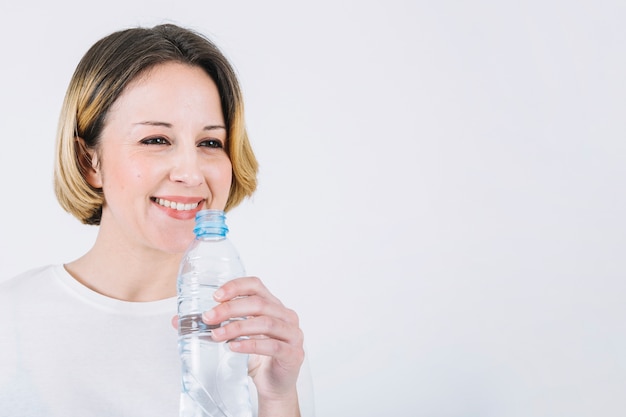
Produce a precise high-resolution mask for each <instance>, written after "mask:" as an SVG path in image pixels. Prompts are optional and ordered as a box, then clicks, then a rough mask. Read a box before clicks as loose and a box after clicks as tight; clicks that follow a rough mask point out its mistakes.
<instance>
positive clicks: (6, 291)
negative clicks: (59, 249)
mask: <svg viewBox="0 0 626 417" xmlns="http://www.w3.org/2000/svg"><path fill="white" fill-rule="evenodd" d="M60 267H62V266H61V265H46V266H40V267H38V268H33V269H29V270H27V271H24V272H22V273H20V274H18V275H15V276H13V277H10V278H8V279H4V280H2V281H0V299H2V297H13V296H15V295H16V294H18V293H21V292H23V291H27V290H29V289H31V288H32V287H33V286H36V285H38V284H41V283H42V282H46V281H49V280H50V277H51V276H52V275H54V274H55V271H56V270H57V269H58V268H60Z"/></svg>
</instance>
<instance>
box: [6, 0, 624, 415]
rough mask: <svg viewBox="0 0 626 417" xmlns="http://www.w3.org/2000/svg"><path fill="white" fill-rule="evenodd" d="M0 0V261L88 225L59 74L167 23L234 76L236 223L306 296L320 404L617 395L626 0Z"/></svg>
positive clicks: (356, 407) (603, 405)
mask: <svg viewBox="0 0 626 417" xmlns="http://www.w3.org/2000/svg"><path fill="white" fill-rule="evenodd" d="M5 3H6V2H5ZM5 3H3V4H2V6H0V12H1V16H2V24H1V25H0V45H1V46H2V48H1V50H0V56H1V58H0V59H1V62H2V65H1V66H0V71H1V74H2V77H1V78H0V117H1V120H0V129H1V134H0V138H1V139H0V140H1V147H0V190H1V192H2V201H1V204H0V245H1V249H2V250H1V254H2V259H1V262H0V277H2V278H5V277H9V276H12V275H15V274H17V273H18V272H21V271H23V270H25V269H29V268H31V267H34V266H39V265H42V264H48V263H60V262H66V261H70V260H72V259H74V258H75V257H77V256H79V255H81V254H82V253H83V252H85V251H86V250H87V249H88V247H89V246H90V245H91V243H92V241H93V239H94V236H95V233H96V229H95V228H94V227H90V226H83V225H81V224H80V223H79V222H78V221H76V220H74V219H73V218H72V217H70V216H69V215H68V214H66V213H64V212H63V211H62V210H61V209H60V208H59V206H58V204H57V203H56V201H55V198H54V195H53V191H52V153H53V143H54V137H55V129H56V121H57V117H58V113H59V109H60V106H61V101H62V98H63V95H64V92H65V88H66V86H67V83H68V81H69V79H70V77H71V74H72V72H73V70H74V67H75V66H76V64H77V63H78V60H79V59H80V57H81V56H82V55H83V53H84V52H85V51H86V50H87V48H88V47H89V46H90V45H91V44H92V43H94V42H95V41H96V40H97V39H99V38H100V37H102V36H104V35H106V34H108V33H109V32H112V31H114V30H118V29H122V28H125V27H128V26H134V25H137V24H140V25H152V24H156V23H161V22H164V21H172V22H175V23H179V24H181V25H184V26H188V27H192V28H195V29H198V30H200V31H202V32H203V33H205V34H206V35H208V36H210V37H211V38H212V39H213V40H214V41H215V42H216V43H217V44H218V45H219V46H220V47H221V48H222V49H223V50H224V52H225V53H226V55H227V56H228V57H229V58H230V59H231V60H232V62H233V64H234V66H235V67H236V69H237V71H238V73H239V74H240V77H241V81H242V85H243V89H244V95H245V98H246V104H247V120H248V127H249V130H250V135H251V138H252V142H253V146H254V148H255V150H256V152H257V156H258V158H259V160H260V163H261V171H260V186H259V190H258V192H257V193H256V195H255V196H254V198H253V199H251V200H249V201H247V202H245V203H244V204H243V205H242V206H241V207H240V208H237V209H235V210H234V211H232V212H231V214H230V216H229V224H230V227H231V230H232V233H231V237H232V239H233V240H234V241H235V243H236V244H237V245H238V246H239V248H240V251H241V254H242V257H243V258H244V261H245V263H246V266H247V269H248V271H249V272H250V273H252V274H256V275H259V276H261V277H262V278H263V279H264V280H265V281H266V283H267V285H269V286H270V287H271V288H272V289H273V291H274V292H275V293H276V294H277V295H278V296H279V297H280V298H281V299H282V300H283V301H284V302H285V304H287V305H289V306H290V307H293V308H294V309H296V310H297V311H298V312H299V314H300V316H301V320H302V326H303V328H304V330H305V332H306V343H307V347H308V358H309V361H310V364H311V368H312V373H313V377H314V383H315V386H316V401H317V412H318V415H319V416H320V417H322V416H329V417H335V416H336V417H344V416H360V417H369V416H372V417H374V416H459V417H460V416H524V417H527V416H551V417H552V416H623V415H626V395H625V394H624V393H625V391H626V320H625V319H626V306H625V303H624V299H625V298H626V283H625V279H624V278H625V276H626V256H625V253H624V252H625V247H626V221H625V220H624V215H625V213H626V196H625V193H624V190H625V185H626V184H625V179H626V135H625V134H626V117H625V115H626V82H625V77H626V25H625V24H624V22H625V21H626V2H623V1H619V0H615V1H602V0H596V1H556V0H547V1H535V0H531V1H524V2H517V1H495V0H494V1H486V0H480V1H471V2H470V1H466V2H463V1H451V0H445V1H439V2H427V1H401V0H392V1H385V2H383V1H378V2H374V1H356V0H350V1H343V2H342V1H337V2H333V1H328V0H322V1H315V2H306V3H305V2H290V1H243V0H242V1H226V0H222V1H213V0H203V1H199V0H188V1H163V0H159V1H156V0H139V1H130V0H109V1H106V2H84V1H74V2H72V1H69V0H57V1H43V0H40V1H36V2H32V1H31V2H29V1H20V2H12V3H14V4H13V5H6V4H5ZM42 319H43V321H44V322H45V318H42ZM0 331H1V329H0Z"/></svg>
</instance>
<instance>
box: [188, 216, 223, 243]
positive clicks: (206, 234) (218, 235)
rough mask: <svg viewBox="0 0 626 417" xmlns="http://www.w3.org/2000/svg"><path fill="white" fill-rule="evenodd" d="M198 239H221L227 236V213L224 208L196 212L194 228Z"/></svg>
mask: <svg viewBox="0 0 626 417" xmlns="http://www.w3.org/2000/svg"><path fill="white" fill-rule="evenodd" d="M193 232H194V233H195V234H196V238H197V239H208V240H220V239H224V238H226V234H227V233H228V226H226V214H225V213H224V211H222V210H201V211H199V212H198V213H196V226H195V227H194V229H193Z"/></svg>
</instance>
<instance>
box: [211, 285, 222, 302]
mask: <svg viewBox="0 0 626 417" xmlns="http://www.w3.org/2000/svg"><path fill="white" fill-rule="evenodd" d="M222 297H224V290H222V289H221V288H220V289H219V290H217V291H215V293H214V294H213V298H215V299H216V300H221V299H222Z"/></svg>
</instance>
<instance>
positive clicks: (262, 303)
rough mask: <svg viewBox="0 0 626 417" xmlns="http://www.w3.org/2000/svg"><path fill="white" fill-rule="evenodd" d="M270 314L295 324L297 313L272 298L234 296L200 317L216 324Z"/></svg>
mask: <svg viewBox="0 0 626 417" xmlns="http://www.w3.org/2000/svg"><path fill="white" fill-rule="evenodd" d="M252 316H270V317H274V318H277V319H279V320H283V321H285V322H287V323H292V324H295V325H298V324H299V319H298V315H297V314H296V313H295V312H294V311H293V310H290V309H288V308H286V307H285V306H283V305H282V304H279V303H276V301H274V300H273V299H267V298H264V297H260V296H256V295H255V296H248V297H243V298H235V299H232V300H230V301H226V302H223V303H220V304H218V305H217V306H215V307H213V308H212V309H211V310H208V311H205V312H204V313H203V315H202V319H203V321H204V322H205V323H206V324H217V323H221V322H223V321H226V320H229V319H232V318H237V317H252Z"/></svg>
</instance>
